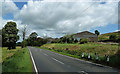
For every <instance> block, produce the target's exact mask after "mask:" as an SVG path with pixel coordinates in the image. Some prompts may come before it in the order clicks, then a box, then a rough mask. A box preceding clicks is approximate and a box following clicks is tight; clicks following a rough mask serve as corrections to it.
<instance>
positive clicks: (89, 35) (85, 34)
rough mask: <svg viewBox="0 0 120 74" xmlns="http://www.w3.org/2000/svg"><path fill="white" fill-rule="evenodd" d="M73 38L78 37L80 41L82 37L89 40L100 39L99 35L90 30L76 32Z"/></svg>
mask: <svg viewBox="0 0 120 74" xmlns="http://www.w3.org/2000/svg"><path fill="white" fill-rule="evenodd" d="M73 38H74V39H77V40H78V41H79V40H80V39H82V38H87V39H88V41H89V42H97V41H98V36H97V35H96V34H94V33H91V32H88V31H83V32H80V33H76V34H74V35H73Z"/></svg>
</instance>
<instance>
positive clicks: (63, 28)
mask: <svg viewBox="0 0 120 74" xmlns="http://www.w3.org/2000/svg"><path fill="white" fill-rule="evenodd" d="M0 7H1V8H2V12H0V13H2V16H1V17H0V22H2V25H0V29H1V28H2V27H3V26H4V25H5V24H6V23H7V22H8V21H14V22H16V23H17V28H18V29H19V35H20V36H21V35H22V33H21V32H22V30H23V28H24V26H26V27H27V35H26V38H27V37H28V36H29V34H30V33H32V32H37V33H38V35H39V36H40V37H43V36H49V37H53V38H56V37H58V38H59V37H62V36H64V35H66V34H73V33H78V32H82V31H90V32H93V33H94V31H95V30H98V31H99V32H100V34H104V33H109V32H115V31H117V30H118V3H117V2H111V1H109V0H106V1H104V2H95V1H91V2H84V1H83V2H75V1H72V2H48V1H46V0H42V1H37V0H35V1H32V0H30V1H28V2H13V1H9V2H2V4H1V5H0ZM1 19H2V20H1ZM19 41H22V38H20V40H19Z"/></svg>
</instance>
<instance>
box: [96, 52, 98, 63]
mask: <svg viewBox="0 0 120 74" xmlns="http://www.w3.org/2000/svg"><path fill="white" fill-rule="evenodd" d="M96 62H98V54H97V55H96Z"/></svg>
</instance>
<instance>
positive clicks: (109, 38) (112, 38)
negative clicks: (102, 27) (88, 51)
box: [98, 31, 120, 42]
mask: <svg viewBox="0 0 120 74" xmlns="http://www.w3.org/2000/svg"><path fill="white" fill-rule="evenodd" d="M119 33H120V31H118V32H111V33H106V34H101V35H99V36H98V40H99V41H102V42H120V34H119Z"/></svg>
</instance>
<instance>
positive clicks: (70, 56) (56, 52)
mask: <svg viewBox="0 0 120 74" xmlns="http://www.w3.org/2000/svg"><path fill="white" fill-rule="evenodd" d="M48 51H50V50H48ZM50 52H52V51H50ZM52 53H55V54H57V55H61V56H64V57H67V58H71V59H74V60H78V61H84V62H87V63H90V64H94V65H98V66H103V67H107V68H111V69H115V68H113V67H110V66H106V65H102V64H98V63H94V62H90V61H87V60H86V61H85V60H82V59H78V58H74V57H71V56H67V55H63V54H60V53H57V52H52Z"/></svg>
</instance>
